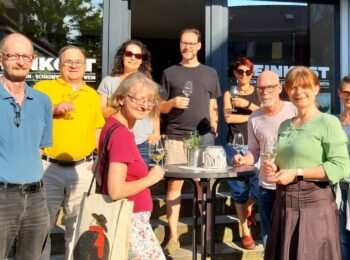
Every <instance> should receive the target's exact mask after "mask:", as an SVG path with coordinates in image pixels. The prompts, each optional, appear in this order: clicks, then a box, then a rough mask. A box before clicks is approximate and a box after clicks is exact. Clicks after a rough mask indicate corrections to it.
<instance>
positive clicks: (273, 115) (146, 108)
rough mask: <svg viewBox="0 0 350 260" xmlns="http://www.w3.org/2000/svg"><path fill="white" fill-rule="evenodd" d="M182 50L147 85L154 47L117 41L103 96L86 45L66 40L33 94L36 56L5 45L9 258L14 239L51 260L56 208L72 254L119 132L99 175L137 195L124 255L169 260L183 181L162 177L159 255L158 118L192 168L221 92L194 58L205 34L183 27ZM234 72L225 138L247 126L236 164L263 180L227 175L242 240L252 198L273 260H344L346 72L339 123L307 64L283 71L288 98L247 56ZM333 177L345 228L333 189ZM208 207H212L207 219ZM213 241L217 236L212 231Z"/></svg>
mask: <svg viewBox="0 0 350 260" xmlns="http://www.w3.org/2000/svg"><path fill="white" fill-rule="evenodd" d="M179 49H180V53H181V56H182V60H181V61H180V62H179V63H178V64H176V65H173V66H171V67H169V68H167V69H166V70H165V71H164V72H163V76H162V80H161V85H158V84H157V83H155V82H154V81H153V80H152V66H151V54H150V52H149V51H148V49H147V47H146V46H145V45H144V44H143V43H142V42H140V41H138V40H129V41H127V42H125V43H123V44H122V46H121V47H120V48H119V49H118V51H117V53H116V56H115V61H114V67H113V70H112V72H111V75H110V76H107V77H106V78H104V79H103V80H102V82H101V84H100V85H99V87H98V89H97V93H96V91H95V90H94V89H93V88H91V87H89V86H87V85H86V83H85V82H84V81H83V76H84V73H85V71H86V55H85V52H84V50H83V49H81V48H79V47H76V46H71V45H69V46H66V47H63V48H62V49H61V50H60V52H59V70H60V77H59V78H57V79H54V80H45V81H41V82H38V83H37V84H36V85H35V86H34V87H33V88H30V87H28V86H27V85H26V83H25V77H26V75H27V74H28V73H29V70H30V68H31V65H32V63H33V61H34V59H35V55H34V51H33V45H32V43H31V42H30V40H29V39H28V38H27V37H25V36H24V35H21V34H17V33H14V34H10V35H8V36H6V37H5V38H4V39H3V40H2V41H1V43H0V62H1V65H2V66H3V77H2V79H1V81H0V95H1V97H2V98H1V99H0V100H1V102H0V107H1V108H2V111H3V113H4V114H3V118H4V121H5V120H6V123H5V124H1V126H0V140H1V141H0V142H1V145H0V167H2V169H3V170H2V172H1V173H0V196H1V200H0V209H1V210H0V230H1V231H2V232H0V258H1V259H5V258H6V257H7V255H8V254H9V251H10V249H11V247H12V245H13V243H14V242H15V243H16V250H15V257H16V259H49V257H50V251H51V246H50V245H51V242H50V236H49V231H50V229H51V228H52V227H53V226H54V225H55V223H56V218H57V213H58V211H59V209H60V208H61V207H62V208H63V211H64V225H65V227H66V231H65V246H66V257H68V255H69V250H70V248H69V245H70V244H71V241H72V236H73V232H74V225H75V222H76V218H77V215H78V213H79V208H80V202H81V199H82V197H83V194H84V192H87V190H88V189H89V185H90V182H91V179H92V177H93V173H92V164H93V152H94V150H95V149H96V148H98V147H99V148H101V147H102V145H103V141H104V139H105V138H106V135H107V133H108V131H109V130H110V129H111V128H114V127H116V126H117V128H116V129H115V130H114V131H113V132H112V134H111V136H110V139H109V141H108V143H107V151H108V163H107V164H103V165H102V164H101V165H100V167H99V168H100V169H99V170H100V173H104V174H105V176H100V177H101V178H98V179H100V180H103V182H100V183H99V185H100V186H101V191H102V193H103V194H107V195H109V196H110V197H111V199H113V200H118V199H122V198H128V199H129V200H131V201H133V202H134V209H133V215H132V219H131V235H130V241H129V251H128V257H129V259H165V254H173V253H174V252H175V251H176V250H177V249H178V248H179V247H180V243H179V236H178V233H177V224H178V220H179V212H180V202H181V188H182V185H183V181H175V180H174V181H169V182H168V190H167V202H166V206H167V217H168V223H169V229H170V235H169V241H168V242H167V244H166V245H165V247H164V250H162V248H161V247H160V245H159V242H158V240H157V238H156V236H155V234H154V233H153V230H152V227H151V225H150V215H151V212H152V207H153V205H152V197H151V193H150V189H149V188H150V187H151V186H152V185H154V184H155V183H157V182H159V181H160V180H161V179H162V178H163V177H164V170H163V169H162V168H161V167H160V166H158V165H155V166H152V167H149V164H150V159H149V156H148V145H149V144H150V143H153V142H154V141H156V140H159V139H160V121H161V117H160V115H161V114H163V115H166V119H165V120H164V121H165V125H166V128H165V130H164V134H166V135H167V136H168V145H167V156H166V164H181V163H186V161H187V154H186V148H185V146H184V138H186V137H187V136H188V135H189V134H190V133H191V132H193V131H197V132H198V133H199V135H200V146H203V147H205V146H209V145H214V144H215V138H216V137H217V131H218V120H219V119H218V103H217V99H218V98H219V97H220V96H221V88H220V83H219V79H218V76H217V72H216V71H215V70H214V69H213V68H211V67H209V66H206V65H204V64H201V63H200V62H199V60H198V57H197V54H198V52H199V51H200V49H201V34H200V32H199V31H198V30H197V29H194V28H189V29H184V30H183V31H182V32H181V34H180V46H179ZM231 72H232V74H233V75H234V77H235V79H236V80H237V83H238V97H236V98H231V96H230V93H229V91H226V92H225V93H224V96H223V101H224V107H223V111H224V118H225V122H226V123H227V126H228V136H227V142H228V144H229V143H231V142H232V140H233V138H234V135H235V134H237V133H243V135H244V136H245V140H247V141H248V150H247V151H246V152H245V153H244V154H235V152H234V151H233V150H232V146H230V145H227V146H226V152H227V155H228V156H227V158H228V162H229V164H232V165H254V164H256V165H257V166H258V165H259V164H257V163H258V162H259V161H260V164H261V166H260V174H259V175H254V176H251V177H249V178H246V179H245V180H243V181H238V180H237V181H230V187H231V189H232V198H233V200H234V202H235V207H236V211H237V215H238V218H239V220H240V225H241V228H242V247H243V248H245V249H253V248H255V242H254V239H253V237H252V235H251V233H250V228H249V227H250V226H251V225H254V223H255V221H256V217H255V213H254V212H253V205H254V204H255V202H257V201H258V203H259V212H260V217H261V230H262V237H263V242H264V245H265V244H266V248H265V259H307V258H311V259H324V258H325V259H341V253H340V252H341V251H340V239H339V238H340V237H341V241H342V244H341V245H342V252H343V253H344V255H345V254H346V255H347V257H348V258H349V253H348V251H349V249H348V248H349V247H348V245H349V244H350V236H349V234H350V233H349V232H350V231H348V229H349V230H350V224H349V223H350V221H347V220H348V219H349V218H350V217H349V216H350V213H348V212H349V204H350V200H348V196H350V195H349V194H350V193H348V189H349V181H347V179H346V177H347V176H348V175H349V150H348V148H347V144H348V138H349V135H350V130H349V128H348V125H349V124H350V79H349V78H344V79H343V81H342V84H341V86H340V88H339V97H340V99H341V101H342V103H343V105H344V112H343V113H342V114H341V115H340V116H339V119H340V121H339V120H338V119H337V118H336V117H334V116H331V115H327V114H324V113H321V112H320V111H319V110H318V108H317V102H316V95H317V93H318V92H319V88H320V87H319V82H318V79H317V76H316V75H315V73H314V72H312V70H310V69H308V68H306V67H301V66H297V67H294V68H292V69H291V70H290V71H289V72H288V74H287V76H286V85H285V90H286V92H287V94H288V96H289V100H290V102H288V101H283V100H281V98H280V94H281V92H282V85H281V84H280V81H279V78H278V76H277V74H276V73H274V72H271V71H264V72H262V73H261V74H260V75H259V77H258V79H257V84H256V86H255V87H254V86H252V85H251V84H250V80H251V77H252V76H253V75H254V66H253V63H252V62H251V61H250V60H249V59H248V58H239V59H237V61H236V62H235V64H234V66H233V68H232V71H231ZM185 81H191V82H192V83H193V86H194V87H193V94H192V95H191V96H190V97H185V96H184V95H183V93H182V91H183V85H184V83H185ZM232 108H234V110H232ZM340 122H341V123H340ZM341 125H342V126H343V128H342V126H341ZM343 129H344V130H343ZM345 133H346V134H345ZM266 137H274V138H276V139H277V156H276V160H275V162H272V161H268V160H264V158H262V157H261V146H262V143H263V140H264V138H266ZM347 137H348V138H347ZM98 150H99V149H98ZM339 181H341V182H340V184H339V185H338V193H339V196H338V200H339V202H340V213H341V214H340V217H341V218H340V219H341V221H340V223H341V227H340V229H338V222H339V221H338V210H337V206H336V203H335V196H334V190H333V185H334V184H336V183H338V182H339ZM198 188H199V196H201V189H200V185H198ZM209 196H210V194H209ZM349 198H350V197H349ZM210 208H211V207H210V204H209V206H208V212H209V213H208V214H210ZM208 224H210V223H208ZM345 226H346V227H348V229H346V227H345ZM209 230H210V228H209ZM338 230H340V234H339V232H338ZM206 239H207V240H208V241H210V239H211V238H210V233H208V237H207V238H206ZM208 244H210V243H208ZM343 245H344V246H343ZM164 253H165V254H164ZM315 256H316V258H315ZM348 258H346V257H345V256H344V259H348Z"/></svg>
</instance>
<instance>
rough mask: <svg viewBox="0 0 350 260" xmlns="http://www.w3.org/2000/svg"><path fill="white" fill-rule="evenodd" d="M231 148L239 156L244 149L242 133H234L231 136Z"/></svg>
mask: <svg viewBox="0 0 350 260" xmlns="http://www.w3.org/2000/svg"><path fill="white" fill-rule="evenodd" d="M232 147H233V149H235V150H236V152H237V154H241V152H242V151H243V149H244V136H243V134H242V133H236V134H235V135H234V136H233V140H232Z"/></svg>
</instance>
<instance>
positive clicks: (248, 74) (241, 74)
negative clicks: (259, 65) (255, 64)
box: [236, 69, 253, 77]
mask: <svg viewBox="0 0 350 260" xmlns="http://www.w3.org/2000/svg"><path fill="white" fill-rule="evenodd" d="M236 72H237V74H238V75H240V76H243V75H244V73H245V75H247V76H248V77H249V76H250V75H252V74H253V71H251V70H242V69H238V70H236Z"/></svg>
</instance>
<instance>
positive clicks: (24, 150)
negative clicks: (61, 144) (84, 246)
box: [0, 33, 52, 259]
mask: <svg viewBox="0 0 350 260" xmlns="http://www.w3.org/2000/svg"><path fill="white" fill-rule="evenodd" d="M34 59H35V56H34V55H33V45H32V43H31V42H30V40H29V39H28V38H27V37H25V36H24V35H21V34H18V33H13V34H10V35H8V36H6V37H5V38H3V40H2V41H1V43H0V63H1V65H2V67H3V77H2V78H1V79H0V111H1V124H0V169H1V171H0V259H6V258H7V256H8V254H9V252H10V249H11V246H12V244H13V243H14V241H16V246H15V248H16V251H15V255H14V258H15V259H39V258H40V255H41V250H42V247H43V244H44V241H45V238H46V236H47V233H48V229H49V215H48V210H47V206H46V201H45V195H44V194H43V193H44V189H43V183H42V181H41V178H42V176H43V169H42V164H41V159H40V152H39V151H40V149H42V148H44V147H48V146H51V143H52V134H51V133H52V106H51V102H50V99H49V97H48V96H47V95H45V94H43V93H41V92H38V91H36V90H33V89H32V88H31V87H29V86H27V84H26V83H25V77H26V76H27V75H28V73H29V70H30V67H31V65H32V63H33V61H34Z"/></svg>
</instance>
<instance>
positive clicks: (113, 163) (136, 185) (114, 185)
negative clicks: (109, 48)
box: [99, 72, 165, 259]
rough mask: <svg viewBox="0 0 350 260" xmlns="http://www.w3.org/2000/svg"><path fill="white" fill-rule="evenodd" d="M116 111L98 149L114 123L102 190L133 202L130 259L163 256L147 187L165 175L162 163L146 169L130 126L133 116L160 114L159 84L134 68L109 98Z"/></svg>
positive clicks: (103, 130)
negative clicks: (151, 217)
mask: <svg viewBox="0 0 350 260" xmlns="http://www.w3.org/2000/svg"><path fill="white" fill-rule="evenodd" d="M111 102H112V106H113V108H114V109H115V110H116V111H117V112H116V113H115V114H114V115H112V116H111V117H110V118H109V119H108V121H107V122H106V124H105V126H104V128H103V129H102V133H101V137H100V144H99V147H100V149H99V151H101V149H102V147H101V146H102V144H103V140H104V138H105V136H106V133H107V132H108V130H109V129H110V128H111V127H112V126H114V125H119V127H117V128H116V129H115V130H114V131H113V133H112V135H111V137H110V140H109V142H108V144H107V151H108V160H109V163H108V164H107V168H108V169H103V165H102V164H100V169H101V170H100V172H101V173H107V175H106V176H101V179H102V180H103V183H102V193H104V194H108V195H109V196H110V198H111V199H113V200H118V199H123V198H128V200H130V201H133V202H134V213H133V217H132V223H131V236H130V241H129V253H128V255H129V259H165V256H164V254H163V252H162V249H161V247H160V245H159V242H158V240H157V237H156V236H155V234H154V233H153V230H152V227H151V225H150V223H149V218H150V215H151V212H152V208H153V204H152V197H151V192H150V189H149V187H150V186H152V185H153V184H155V183H157V182H158V181H160V180H161V179H162V178H163V176H164V171H163V169H162V168H161V167H159V166H155V167H153V168H152V169H151V170H150V171H149V172H148V169H147V166H146V164H145V163H144V161H143V159H142V157H141V155H140V153H139V151H138V149H137V146H136V144H135V139H134V134H133V132H132V128H133V126H134V124H135V122H136V120H140V119H143V118H145V117H146V116H150V117H156V116H157V115H158V114H159V106H158V104H159V94H158V85H157V83H155V82H154V81H152V80H151V79H149V78H148V77H147V76H146V75H144V74H143V73H141V72H135V73H133V74H131V75H129V76H128V77H127V78H126V79H125V80H123V81H122V83H121V84H120V86H119V88H118V89H117V90H116V92H114V94H113V96H112V98H111Z"/></svg>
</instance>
